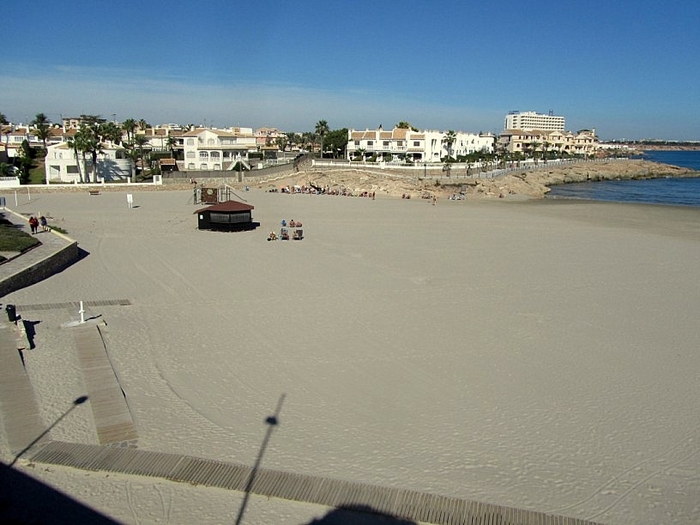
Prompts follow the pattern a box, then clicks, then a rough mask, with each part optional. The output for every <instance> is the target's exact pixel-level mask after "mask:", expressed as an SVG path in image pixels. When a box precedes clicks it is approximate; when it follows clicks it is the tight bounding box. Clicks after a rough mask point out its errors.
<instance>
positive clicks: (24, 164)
mask: <svg viewBox="0 0 700 525" xmlns="http://www.w3.org/2000/svg"><path fill="white" fill-rule="evenodd" d="M33 163H34V152H33V151H32V148H31V146H30V145H29V141H27V140H26V139H25V140H23V141H22V145H21V146H20V149H19V183H20V184H29V176H30V173H29V171H30V170H31V169H32V164H33Z"/></svg>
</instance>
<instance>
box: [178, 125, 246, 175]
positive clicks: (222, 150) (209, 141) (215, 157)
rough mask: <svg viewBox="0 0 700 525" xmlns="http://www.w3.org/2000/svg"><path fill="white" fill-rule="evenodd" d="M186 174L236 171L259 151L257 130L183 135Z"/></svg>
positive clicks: (204, 129)
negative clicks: (194, 171) (239, 162)
mask: <svg viewBox="0 0 700 525" xmlns="http://www.w3.org/2000/svg"><path fill="white" fill-rule="evenodd" d="M182 137H183V144H184V150H185V152H184V153H185V161H184V169H185V170H186V171H193V170H202V171H205V170H206V171H218V170H229V169H233V167H234V166H235V165H236V163H237V161H238V160H239V159H241V160H247V159H248V153H249V152H253V151H257V148H256V140H255V135H254V134H253V128H238V127H237V128H229V129H227V130H219V129H209V128H198V129H194V130H191V131H188V132H187V133H184V134H183V136H182Z"/></svg>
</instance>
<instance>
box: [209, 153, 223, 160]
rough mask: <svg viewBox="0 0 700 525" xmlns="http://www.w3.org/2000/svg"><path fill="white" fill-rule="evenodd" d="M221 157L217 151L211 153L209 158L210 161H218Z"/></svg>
mask: <svg viewBox="0 0 700 525" xmlns="http://www.w3.org/2000/svg"><path fill="white" fill-rule="evenodd" d="M220 156H221V155H220V154H219V152H218V151H212V152H211V155H210V157H211V158H212V159H218V158H219V157H220Z"/></svg>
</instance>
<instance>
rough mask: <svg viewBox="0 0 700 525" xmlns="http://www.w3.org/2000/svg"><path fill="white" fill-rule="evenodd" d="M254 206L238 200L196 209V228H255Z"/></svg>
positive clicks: (226, 229)
mask: <svg viewBox="0 0 700 525" xmlns="http://www.w3.org/2000/svg"><path fill="white" fill-rule="evenodd" d="M253 209H254V206H251V205H250V204H245V203H243V202H238V201H224V202H220V203H218V204H214V205H213V206H208V207H206V208H202V209H201V210H197V211H196V212H195V213H196V214H197V228H198V229H200V230H223V231H240V230H252V229H253V228H255V226H256V225H255V223H254V222H253V217H252V213H251V212H252V211H253Z"/></svg>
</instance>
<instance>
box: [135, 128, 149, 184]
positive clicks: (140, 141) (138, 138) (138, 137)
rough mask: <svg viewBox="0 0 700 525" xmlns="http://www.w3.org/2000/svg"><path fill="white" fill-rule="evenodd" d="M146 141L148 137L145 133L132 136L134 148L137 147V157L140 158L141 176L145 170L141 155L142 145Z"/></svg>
mask: <svg viewBox="0 0 700 525" xmlns="http://www.w3.org/2000/svg"><path fill="white" fill-rule="evenodd" d="M147 143H148V137H146V135H136V137H134V144H135V146H136V148H138V152H139V154H138V158H139V159H141V176H142V177H143V174H144V172H145V170H146V165H145V162H144V159H143V156H144V155H143V147H144V145H145V144H147Z"/></svg>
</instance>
